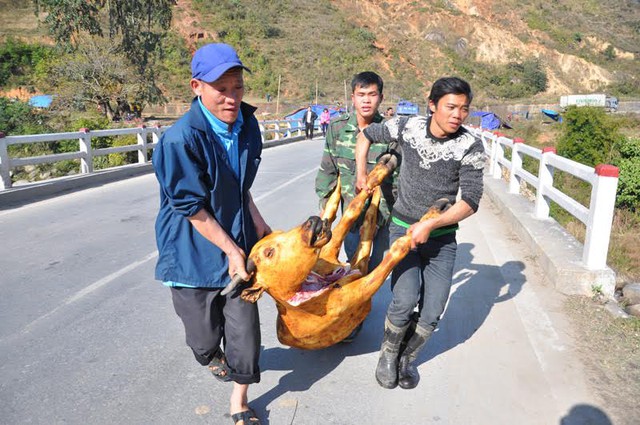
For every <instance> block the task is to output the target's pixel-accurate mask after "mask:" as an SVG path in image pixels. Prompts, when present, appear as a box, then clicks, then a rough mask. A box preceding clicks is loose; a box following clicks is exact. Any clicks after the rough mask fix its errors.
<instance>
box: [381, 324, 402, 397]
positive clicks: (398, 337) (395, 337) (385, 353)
mask: <svg viewBox="0 0 640 425" xmlns="http://www.w3.org/2000/svg"><path fill="white" fill-rule="evenodd" d="M408 327H409V324H407V325H406V326H403V327H401V328H400V327H398V326H395V325H393V324H392V323H391V322H390V321H389V319H385V321H384V337H383V339H382V344H381V346H380V358H379V359H378V366H377V367H376V381H378V384H380V386H381V387H383V388H388V389H392V388H395V387H397V386H398V355H399V352H400V344H401V343H402V338H403V337H404V334H405V332H406V331H407V328H408Z"/></svg>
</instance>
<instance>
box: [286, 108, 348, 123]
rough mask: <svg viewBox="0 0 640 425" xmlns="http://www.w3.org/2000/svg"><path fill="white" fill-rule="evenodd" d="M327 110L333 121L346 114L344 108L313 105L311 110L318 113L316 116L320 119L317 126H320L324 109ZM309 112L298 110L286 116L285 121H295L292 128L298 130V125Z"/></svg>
mask: <svg viewBox="0 0 640 425" xmlns="http://www.w3.org/2000/svg"><path fill="white" fill-rule="evenodd" d="M325 108H327V109H328V110H329V116H330V118H331V119H333V118H335V117H337V116H339V115H341V114H343V113H344V109H342V108H337V107H335V106H329V105H311V110H312V111H313V112H315V113H316V115H318V118H317V119H316V122H315V123H316V125H320V114H322V111H324V109H325ZM306 112H307V108H306V107H304V108H300V109H297V110H296V111H295V112H292V113H290V114H289V115H286V116H285V117H284V119H285V120H289V121H294V122H292V123H291V128H298V125H299V123H300V120H301V119H302V118H303V117H304V114H305V113H306Z"/></svg>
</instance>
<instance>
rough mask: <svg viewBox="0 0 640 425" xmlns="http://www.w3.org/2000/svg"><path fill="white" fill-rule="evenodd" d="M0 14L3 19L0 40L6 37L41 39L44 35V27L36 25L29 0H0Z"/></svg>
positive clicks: (27, 39)
mask: <svg viewBox="0 0 640 425" xmlns="http://www.w3.org/2000/svg"><path fill="white" fill-rule="evenodd" d="M0 16H2V21H3V25H0V41H3V40H5V39H6V38H7V37H14V38H18V39H23V40H26V41H42V38H43V37H44V36H45V35H46V31H45V29H44V27H43V26H39V25H38V20H37V18H36V15H35V12H34V8H33V3H32V2H31V0H0ZM8 23H10V24H8ZM5 24H6V25H5Z"/></svg>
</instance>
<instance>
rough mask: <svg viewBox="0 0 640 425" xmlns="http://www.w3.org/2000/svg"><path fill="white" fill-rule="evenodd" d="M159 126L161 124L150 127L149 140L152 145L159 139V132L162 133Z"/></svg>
mask: <svg viewBox="0 0 640 425" xmlns="http://www.w3.org/2000/svg"><path fill="white" fill-rule="evenodd" d="M161 128H162V126H160V125H157V126H155V127H154V128H152V129H151V141H152V142H153V144H154V145H155V144H156V143H158V142H159V141H160V134H161V133H162V131H161V130H160V129H161Z"/></svg>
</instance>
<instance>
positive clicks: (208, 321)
mask: <svg viewBox="0 0 640 425" xmlns="http://www.w3.org/2000/svg"><path fill="white" fill-rule="evenodd" d="M221 290H222V288H217V289H213V288H212V289H208V288H171V297H172V298H173V307H174V308H175V310H176V313H177V314H178V316H179V317H180V319H182V323H183V324H184V329H185V334H186V342H187V345H188V346H189V347H191V350H192V351H193V354H194V355H195V357H196V360H197V361H198V362H199V363H200V364H202V365H203V366H206V365H208V364H209V362H210V361H211V359H212V358H213V355H214V354H215V353H216V351H217V350H218V348H219V347H220V343H221V342H222V341H223V340H224V351H225V354H226V357H227V364H228V365H229V368H230V369H231V373H230V375H229V376H230V378H231V380H232V381H234V382H237V383H239V384H253V383H256V382H260V367H259V365H258V359H259V356H260V317H259V316H258V307H257V305H256V304H255V303H249V302H246V301H243V300H242V299H240V296H238V295H234V296H232V295H227V296H226V297H225V296H221V295H220V291H221Z"/></svg>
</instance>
